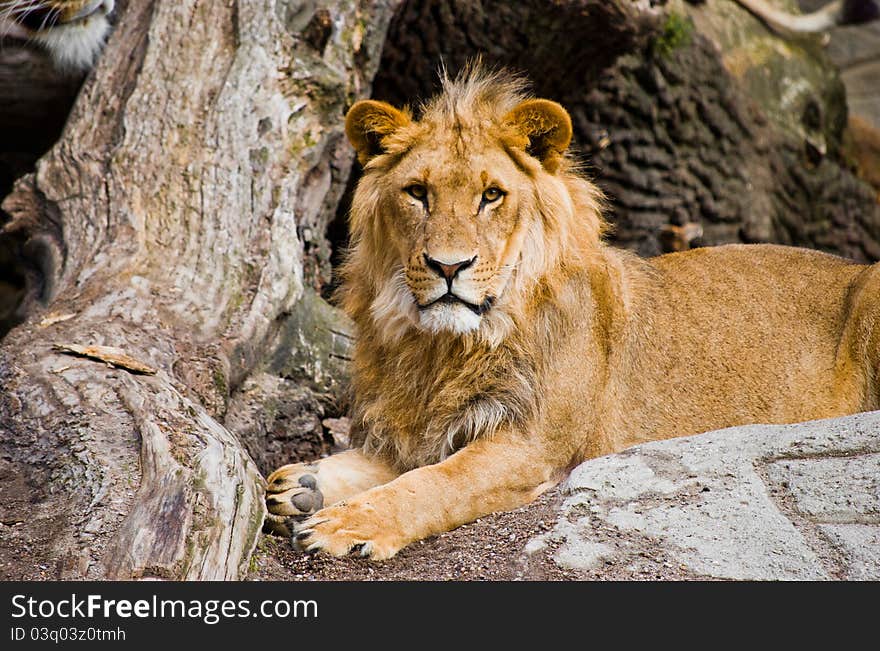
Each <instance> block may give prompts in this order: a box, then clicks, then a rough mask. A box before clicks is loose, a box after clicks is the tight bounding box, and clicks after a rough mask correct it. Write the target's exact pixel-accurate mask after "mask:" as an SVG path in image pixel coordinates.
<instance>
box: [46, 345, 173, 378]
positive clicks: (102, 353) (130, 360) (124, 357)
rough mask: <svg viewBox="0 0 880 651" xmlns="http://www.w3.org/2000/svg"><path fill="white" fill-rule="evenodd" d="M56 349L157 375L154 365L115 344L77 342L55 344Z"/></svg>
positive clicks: (128, 369)
mask: <svg viewBox="0 0 880 651" xmlns="http://www.w3.org/2000/svg"><path fill="white" fill-rule="evenodd" d="M53 349H54V350H57V351H59V352H62V353H67V354H70V355H79V356H80V357H88V358H89V359H94V360H97V361H99V362H104V363H106V364H109V365H110V366H113V367H116V368H121V369H125V370H126V371H131V372H132V373H142V374H144V375H155V374H156V369H154V368H153V367H152V366H149V365H147V364H144V363H143V362H141V361H138V360H136V359H135V358H134V357H132V356H131V355H128V354H127V353H126V352H125V351H123V350H122V349H121V348H115V347H114V346H79V345H77V344H55V345H54V346H53Z"/></svg>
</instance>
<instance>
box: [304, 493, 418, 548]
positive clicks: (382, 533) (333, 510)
mask: <svg viewBox="0 0 880 651" xmlns="http://www.w3.org/2000/svg"><path fill="white" fill-rule="evenodd" d="M293 540H294V544H295V545H296V546H297V547H299V548H300V549H301V550H303V551H306V552H318V551H322V552H326V553H328V554H330V555H331V556H346V555H348V554H352V553H355V554H359V555H361V556H364V557H367V558H370V559H372V560H385V559H388V558H391V557H392V556H394V555H395V554H396V553H397V552H398V551H399V550H400V549H401V548H402V547H403V546H404V545H405V544H406V541H404V540H403V539H402V536H400V535H397V534H395V533H394V532H393V531H389V528H388V524H387V522H386V521H385V519H384V518H382V517H380V515H379V514H378V512H377V511H376V509H375V507H373V506H372V505H370V504H368V503H364V502H360V501H357V500H355V501H352V502H351V503H348V504H347V503H345V502H340V503H338V504H336V505H335V506H331V507H328V508H326V509H323V510H321V511H318V512H317V513H316V514H315V515H313V516H312V517H310V518H309V519H307V520H305V521H303V522H300V523H298V524H297V525H295V531H294V538H293Z"/></svg>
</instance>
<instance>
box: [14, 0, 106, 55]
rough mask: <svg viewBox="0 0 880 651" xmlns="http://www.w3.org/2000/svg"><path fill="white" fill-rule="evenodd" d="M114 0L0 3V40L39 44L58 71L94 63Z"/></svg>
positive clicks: (34, 0) (55, 0) (102, 43)
mask: <svg viewBox="0 0 880 651" xmlns="http://www.w3.org/2000/svg"><path fill="white" fill-rule="evenodd" d="M114 5H115V1H114V0H0V37H3V36H11V37H15V38H21V39H24V40H31V41H35V42H37V43H39V44H40V45H41V46H42V47H44V48H45V49H46V50H47V51H48V52H49V54H50V55H51V56H52V58H53V60H54V61H55V63H56V64H57V65H58V66H59V67H60V68H62V69H67V70H75V71H79V70H83V69H86V68H89V67H90V66H91V65H92V64H93V63H94V61H95V58H96V57H97V55H98V52H99V51H100V50H101V47H102V46H103V45H104V39H105V38H106V36H107V32H108V30H109V29H110V23H109V22H108V20H107V16H108V15H109V14H110V13H112V11H113V8H114Z"/></svg>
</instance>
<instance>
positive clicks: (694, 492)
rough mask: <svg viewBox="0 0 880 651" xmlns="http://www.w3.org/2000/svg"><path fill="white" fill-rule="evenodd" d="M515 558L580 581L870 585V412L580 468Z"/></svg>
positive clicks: (697, 439) (878, 496)
mask: <svg viewBox="0 0 880 651" xmlns="http://www.w3.org/2000/svg"><path fill="white" fill-rule="evenodd" d="M561 492H562V494H563V496H564V497H565V499H564V501H563V502H562V504H561V506H560V508H559V513H558V519H557V522H556V524H555V525H554V526H553V528H552V529H551V530H550V531H548V532H547V533H545V534H542V535H540V536H536V537H535V538H533V539H532V540H531V541H530V542H529V543H528V545H526V549H525V553H526V555H527V556H530V557H534V556H535V555H537V554H542V555H545V556H547V557H549V558H550V559H551V560H552V562H553V563H555V564H556V565H557V566H558V567H560V568H562V569H564V570H567V571H569V572H573V573H574V574H575V575H580V576H582V577H583V578H593V577H596V578H600V577H608V576H624V577H640V576H645V577H652V578H653V577H670V578H717V579H739V580H816V579H855V580H866V579H867V580H877V579H880V412H870V413H863V414H856V415H854V416H847V417H843V418H837V419H829V420H823V421H813V422H809V423H802V424H794V425H749V426H745V427H736V428H730V429H726V430H720V431H717V432H709V433H705V434H700V435H697V436H690V437H686V438H678V439H671V440H667V441H658V442H653V443H648V444H645V445H641V446H637V447H634V448H631V449H629V450H625V451H624V452H621V453H619V454H615V455H609V456H606V457H601V458H598V459H593V460H591V461H588V462H586V463H584V464H582V465H580V466H579V467H577V468H576V469H575V470H574V471H573V472H572V473H571V475H570V476H569V478H568V479H567V480H566V481H565V483H564V484H563V485H562V487H561Z"/></svg>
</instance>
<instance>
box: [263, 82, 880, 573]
mask: <svg viewBox="0 0 880 651" xmlns="http://www.w3.org/2000/svg"><path fill="white" fill-rule="evenodd" d="M505 84H507V85H505ZM567 120H568V117H567V114H565V113H564V111H563V110H562V109H561V108H560V107H558V105H554V104H552V103H550V102H545V101H543V100H528V99H526V98H523V97H522V96H520V95H519V90H518V88H517V87H516V84H510V83H509V82H505V81H504V80H503V79H498V78H496V77H492V76H489V77H486V76H481V75H479V74H475V75H472V76H471V77H470V78H468V79H464V80H459V81H457V82H447V84H446V93H445V94H444V95H443V96H441V98H440V99H439V100H436V101H435V102H434V103H432V104H430V105H428V106H427V107H426V108H425V112H424V114H423V116H422V118H421V120H420V121H419V122H413V121H411V120H410V118H409V116H408V114H405V113H400V112H397V111H396V110H395V109H393V108H391V107H389V106H387V105H382V104H380V103H376V102H363V103H361V104H359V105H357V106H356V107H355V108H353V109H352V111H351V112H350V114H349V122H348V125H347V129H348V131H349V136H350V138H351V139H352V142H353V143H354V144H355V146H356V148H357V149H358V152H359V155H360V157H361V161H362V162H364V163H366V166H365V174H364V177H363V179H362V180H361V183H360V185H359V187H358V190H357V192H356V193H355V197H354V203H353V208H352V236H353V246H352V252H351V256H350V258H349V260H348V262H347V264H346V267H345V269H344V274H343V278H344V285H343V292H342V298H343V304H344V306H345V307H346V309H347V310H348V311H349V313H350V314H351V315H352V317H353V318H354V320H355V322H356V324H357V326H358V332H359V335H358V343H357V347H356V353H355V361H354V368H353V378H354V394H355V403H354V413H353V418H354V421H355V424H356V428H357V429H358V434H359V435H360V441H359V442H360V444H361V447H360V448H359V449H357V450H353V451H350V452H347V453H344V454H342V455H337V456H336V457H331V458H329V459H327V460H324V461H322V462H320V463H318V464H317V466H316V467H310V468H308V469H304V467H303V466H301V465H294V466H286V467H285V468H282V469H280V470H278V471H277V472H276V473H273V475H272V476H271V477H270V478H269V481H270V489H269V490H270V495H269V498H268V500H267V501H268V504H269V509H270V511H271V512H272V513H275V514H278V515H282V516H283V515H296V514H300V513H310V512H313V511H316V510H318V509H319V508H320V506H322V505H323V504H324V502H325V501H326V502H328V503H333V502H337V501H339V500H346V501H345V502H341V503H339V504H336V505H335V506H329V507H328V508H324V509H323V510H320V511H319V512H318V513H316V514H315V516H314V517H312V518H310V519H309V520H307V521H306V523H305V525H303V526H302V527H301V530H300V533H299V534H298V538H300V539H301V540H303V541H304V542H303V544H304V546H306V547H309V548H314V549H324V550H326V551H329V552H330V553H333V554H344V553H348V552H349V551H350V550H351V549H352V548H355V547H359V548H361V549H362V552H363V553H365V554H367V555H372V556H374V557H377V558H383V557H387V556H390V555H393V554H394V553H395V552H396V551H397V550H398V549H399V548H400V547H402V546H403V545H405V544H407V543H409V542H411V541H413V540H416V539H418V538H421V537H424V536H426V535H429V534H431V533H436V532H439V531H443V530H446V529H448V528H451V527H453V526H457V525H458V524H461V523H463V522H466V521H468V520H471V519H473V518H475V517H479V516H480V515H483V514H485V513H488V512H491V511H494V510H498V509H507V508H512V507H514V506H518V505H520V504H523V503H525V502H527V501H529V500H530V499H532V498H533V497H534V496H535V495H537V494H538V493H540V492H541V491H542V490H544V489H546V487H548V486H551V485H552V484H553V483H555V482H556V481H558V480H559V479H560V478H561V477H562V476H564V474H565V473H566V471H567V470H568V469H570V468H571V467H572V466H573V465H574V464H576V463H579V462H580V461H583V460H584V459H587V458H590V457H595V456H598V455H602V454H607V453H610V452H614V451H618V450H621V449H623V448H626V447H629V446H632V445H635V444H638V443H642V442H645V441H650V440H656V439H663V438H669V437H673V436H682V435H688V434H695V433H699V432H704V431H707V430H712V429H718V428H722V427H727V426H732V425H739V424H745V423H755V422H763V423H788V422H796V421H803V420H808V419H815V418H822V417H827V416H836V415H841V414H847V413H853V412H856V411H862V410H867V409H873V408H877V406H878V395H880V394H878V388H877V385H876V380H875V375H876V370H877V367H878V353H880V335H878V332H880V325H878V326H877V327H875V323H876V324H880V308H878V307H876V306H877V304H878V303H880V301H877V300H876V299H877V297H878V296H880V270H878V269H880V268H878V267H867V266H864V265H857V264H854V263H852V262H849V261H846V260H843V259H840V258H836V257H833V256H830V255H826V254H822V253H817V252H814V251H808V250H804V249H795V248H786V247H778V246H770V245H761V246H757V245H753V246H745V245H731V246H725V247H717V248H714V249H697V250H693V251H688V252H684V253H675V254H670V255H666V256H661V257H659V258H654V259H651V260H642V259H639V258H637V257H636V256H634V255H632V254H630V253H627V252H625V251H622V250H619V249H615V248H613V247H610V246H608V245H606V244H604V243H603V242H602V241H601V240H600V237H599V235H600V233H601V232H602V230H603V222H602V219H601V216H600V212H599V211H600V206H601V200H600V197H599V195H598V191H596V190H595V188H594V186H592V185H591V184H590V183H589V182H588V181H586V180H584V179H583V178H581V177H580V176H579V175H578V174H577V173H576V171H575V170H574V169H573V168H572V167H571V166H570V165H569V164H568V162H567V160H566V159H565V158H564V157H562V152H563V151H564V149H565V146H567V144H568V139H569V138H570V134H571V131H570V123H569V122H568V121H567ZM371 134H372V135H375V136H378V137H376V138H372V135H371ZM523 136H525V137H523ZM371 464H372V465H371ZM389 477H396V478H395V479H393V480H391V481H389ZM342 482H344V483H345V485H346V488H345V489H344V490H343V489H342V488H340V486H341V483H342ZM362 491H363V492H362ZM316 496H317V497H316ZM318 497H320V500H318V501H319V502H320V504H317V505H316V504H314V502H315V500H316V499H318ZM313 498H314V499H313ZM325 498H326V499H325ZM296 500H299V502H296ZM303 504H307V506H311V507H312V508H303Z"/></svg>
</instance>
